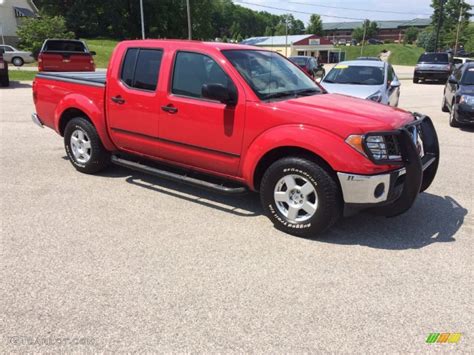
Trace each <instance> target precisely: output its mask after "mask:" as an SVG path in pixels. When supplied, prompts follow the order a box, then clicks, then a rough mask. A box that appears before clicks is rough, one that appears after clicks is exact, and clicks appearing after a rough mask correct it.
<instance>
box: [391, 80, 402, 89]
mask: <svg viewBox="0 0 474 355" xmlns="http://www.w3.org/2000/svg"><path fill="white" fill-rule="evenodd" d="M400 85H401V83H400V81H399V80H398V79H397V78H395V79H393V80H392V81H391V82H390V85H389V86H390V87H392V88H398V87H400Z"/></svg>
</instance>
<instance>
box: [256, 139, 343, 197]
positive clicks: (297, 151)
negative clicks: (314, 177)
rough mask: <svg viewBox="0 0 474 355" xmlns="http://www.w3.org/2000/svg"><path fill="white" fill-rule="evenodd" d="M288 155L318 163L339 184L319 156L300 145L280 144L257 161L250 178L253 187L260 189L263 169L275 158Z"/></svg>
mask: <svg viewBox="0 0 474 355" xmlns="http://www.w3.org/2000/svg"><path fill="white" fill-rule="evenodd" d="M290 156H291V157H301V158H305V159H308V160H310V161H312V162H314V163H316V164H318V165H319V166H321V167H322V168H323V169H324V170H326V171H327V172H328V173H329V174H330V175H331V176H332V177H333V179H334V181H335V182H336V183H337V184H338V185H339V179H338V178H337V174H336V172H335V170H334V169H333V168H332V167H331V165H330V164H329V163H328V162H327V161H326V160H324V159H323V158H322V157H321V156H319V155H318V154H316V153H314V152H312V151H310V150H308V149H305V148H302V147H298V146H281V147H277V148H274V149H272V150H270V151H268V152H267V153H265V154H264V155H263V156H262V157H261V158H260V160H259V161H258V163H257V165H256V167H255V169H254V173H253V179H252V180H253V187H254V189H255V190H256V191H258V190H259V189H260V183H261V182H262V178H263V175H264V174H265V171H266V170H267V169H268V167H270V165H272V164H273V163H274V162H276V161H277V160H280V159H282V158H285V157H290ZM339 188H340V186H339Z"/></svg>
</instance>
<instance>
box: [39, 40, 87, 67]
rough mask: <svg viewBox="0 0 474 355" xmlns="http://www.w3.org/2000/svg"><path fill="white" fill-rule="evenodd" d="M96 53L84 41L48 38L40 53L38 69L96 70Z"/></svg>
mask: <svg viewBox="0 0 474 355" xmlns="http://www.w3.org/2000/svg"><path fill="white" fill-rule="evenodd" d="M94 55H95V52H94V51H92V52H91V51H89V48H87V45H86V44H85V42H83V41H79V40H72V39H47V40H45V41H44V43H43V46H42V47H41V50H40V52H39V55H38V71H40V72H43V71H54V72H79V71H95V63H94V58H93V56H94Z"/></svg>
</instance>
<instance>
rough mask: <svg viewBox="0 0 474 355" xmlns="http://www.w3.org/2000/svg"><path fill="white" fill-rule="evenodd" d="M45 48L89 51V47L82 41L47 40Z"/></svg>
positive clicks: (47, 50)
mask: <svg viewBox="0 0 474 355" xmlns="http://www.w3.org/2000/svg"><path fill="white" fill-rule="evenodd" d="M43 50H44V51H45V52H81V53H86V52H87V48H86V46H85V45H84V43H82V42H78V41H57V40H54V41H51V40H50V41H47V42H46V44H45V46H44V49H43Z"/></svg>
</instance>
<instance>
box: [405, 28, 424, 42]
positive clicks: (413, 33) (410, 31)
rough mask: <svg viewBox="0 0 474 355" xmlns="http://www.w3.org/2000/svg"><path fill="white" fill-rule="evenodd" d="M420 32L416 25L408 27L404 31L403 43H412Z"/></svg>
mask: <svg viewBox="0 0 474 355" xmlns="http://www.w3.org/2000/svg"><path fill="white" fill-rule="evenodd" d="M419 32H420V30H419V29H418V28H416V27H410V28H407V30H406V31H405V35H404V37H403V42H404V43H405V44H407V43H408V44H412V43H414V42H415V41H416V39H417V38H418V33H419Z"/></svg>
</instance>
